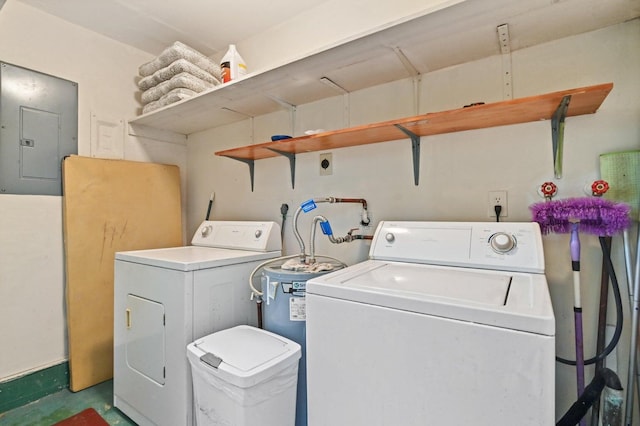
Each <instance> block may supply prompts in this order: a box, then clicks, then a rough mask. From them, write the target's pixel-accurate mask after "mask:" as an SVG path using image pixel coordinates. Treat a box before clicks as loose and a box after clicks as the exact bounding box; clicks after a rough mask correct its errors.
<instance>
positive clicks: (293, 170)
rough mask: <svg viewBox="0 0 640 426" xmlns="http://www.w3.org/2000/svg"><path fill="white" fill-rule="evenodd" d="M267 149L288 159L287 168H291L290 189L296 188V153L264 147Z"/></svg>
mask: <svg viewBox="0 0 640 426" xmlns="http://www.w3.org/2000/svg"><path fill="white" fill-rule="evenodd" d="M266 148H267V149H268V150H269V151H273V152H275V153H276V154H280V155H282V156H285V157H287V158H288V159H289V168H290V169H291V189H295V188H296V154H293V153H291V152H286V151H280V150H278V149H275V148H269V147H266Z"/></svg>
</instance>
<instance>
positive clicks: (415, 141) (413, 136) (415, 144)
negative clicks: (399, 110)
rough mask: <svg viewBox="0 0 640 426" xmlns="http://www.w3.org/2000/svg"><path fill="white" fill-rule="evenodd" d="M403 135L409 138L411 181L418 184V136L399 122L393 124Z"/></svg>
mask: <svg viewBox="0 0 640 426" xmlns="http://www.w3.org/2000/svg"><path fill="white" fill-rule="evenodd" d="M394 126H396V127H397V128H398V129H400V130H401V131H402V132H403V133H404V134H405V135H407V136H409V137H410V138H411V154H412V156H413V183H414V184H415V185H416V186H418V184H419V182H420V136H418V135H416V134H415V133H413V132H412V131H411V130H409V129H406V128H405V127H403V126H401V125H400V124H394Z"/></svg>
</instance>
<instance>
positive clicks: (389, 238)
mask: <svg viewBox="0 0 640 426" xmlns="http://www.w3.org/2000/svg"><path fill="white" fill-rule="evenodd" d="M384 238H385V240H387V241H388V242H390V243H392V242H394V241H395V239H396V236H395V235H393V234H392V233H391V232H388V233H387V235H385V236H384Z"/></svg>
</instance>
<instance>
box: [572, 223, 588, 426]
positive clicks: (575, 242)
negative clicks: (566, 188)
mask: <svg viewBox="0 0 640 426" xmlns="http://www.w3.org/2000/svg"><path fill="white" fill-rule="evenodd" d="M578 226H579V223H578V222H574V223H572V224H571V238H570V240H569V249H570V251H571V269H572V270H573V318H574V324H575V328H576V329H575V338H576V380H577V388H578V398H580V396H581V395H582V393H583V392H584V336H583V333H582V300H581V295H580V293H581V291H580V237H579V236H578ZM586 424H587V419H586V418H585V417H582V419H580V426H586Z"/></svg>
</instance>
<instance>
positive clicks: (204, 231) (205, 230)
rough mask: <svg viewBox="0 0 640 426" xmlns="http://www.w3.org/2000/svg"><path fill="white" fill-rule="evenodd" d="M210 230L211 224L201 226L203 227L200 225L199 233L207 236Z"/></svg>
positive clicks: (211, 228)
mask: <svg viewBox="0 0 640 426" xmlns="http://www.w3.org/2000/svg"><path fill="white" fill-rule="evenodd" d="M211 231H213V226H211V225H206V226H203V227H202V229H201V230H200V234H201V235H202V236H203V237H208V236H209V234H210V233H211Z"/></svg>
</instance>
